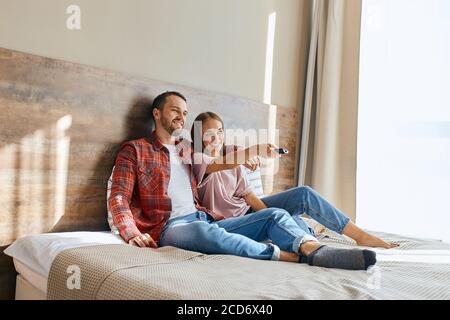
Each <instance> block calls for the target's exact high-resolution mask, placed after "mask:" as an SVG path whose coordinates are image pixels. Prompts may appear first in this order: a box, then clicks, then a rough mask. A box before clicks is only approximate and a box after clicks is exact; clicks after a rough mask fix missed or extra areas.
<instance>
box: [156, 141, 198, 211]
mask: <svg viewBox="0 0 450 320" xmlns="http://www.w3.org/2000/svg"><path fill="white" fill-rule="evenodd" d="M164 146H165V147H166V148H167V150H169V153H170V179H169V188H168V190H167V193H168V194H169V197H170V199H171V200H172V212H171V213H170V219H173V218H176V217H181V216H185V215H188V214H190V213H194V212H196V211H197V208H196V207H195V204H194V195H193V194H192V187H191V180H190V174H189V167H188V166H187V165H186V164H184V163H183V161H182V160H181V158H180V155H179V154H178V152H177V150H176V147H175V145H172V144H165V145H164Z"/></svg>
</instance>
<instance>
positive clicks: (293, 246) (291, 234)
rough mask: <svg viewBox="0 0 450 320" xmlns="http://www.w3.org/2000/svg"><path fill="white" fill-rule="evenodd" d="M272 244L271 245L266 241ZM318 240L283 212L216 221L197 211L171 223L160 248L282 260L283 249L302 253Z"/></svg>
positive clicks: (259, 213)
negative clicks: (303, 246) (302, 247)
mask: <svg viewBox="0 0 450 320" xmlns="http://www.w3.org/2000/svg"><path fill="white" fill-rule="evenodd" d="M266 240H271V243H263V242H262V241H266ZM308 240H315V238H314V237H313V236H312V235H311V234H310V233H309V232H305V230H303V229H302V228H300V227H299V225H298V224H297V222H296V221H295V220H294V219H293V218H292V216H291V214H290V213H289V212H287V211H286V210H283V209H278V208H267V209H263V210H260V211H259V212H258V213H255V214H249V215H244V216H240V217H236V218H228V219H224V220H220V221H214V220H213V219H212V218H211V217H210V216H209V215H207V214H206V213H204V212H202V211H197V212H194V213H191V214H189V215H186V216H182V217H177V218H173V219H170V220H169V221H168V222H167V224H166V225H165V227H164V229H163V230H162V232H161V237H160V241H159V244H160V246H174V247H178V248H181V249H185V250H190V251H197V252H202V253H206V254H229V255H236V256H241V257H248V258H254V259H261V260H279V257H280V249H281V250H283V251H287V252H295V253H298V251H299V247H300V245H301V244H302V243H303V242H304V241H308Z"/></svg>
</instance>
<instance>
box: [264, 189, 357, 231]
mask: <svg viewBox="0 0 450 320" xmlns="http://www.w3.org/2000/svg"><path fill="white" fill-rule="evenodd" d="M261 200H262V201H263V202H264V203H265V204H266V206H267V207H276V208H282V209H284V210H286V211H288V212H289V213H290V214H291V215H292V217H293V218H294V220H295V221H296V222H297V224H298V225H299V226H300V227H301V228H302V229H303V230H305V231H309V232H310V233H311V234H313V235H314V232H313V231H312V230H311V229H310V228H309V227H308V225H307V224H306V223H305V221H304V220H303V219H302V218H301V217H300V215H301V214H303V213H306V214H308V215H309V216H310V217H311V218H312V219H314V220H316V221H317V222H319V223H320V224H322V225H323V226H325V227H327V228H328V229H330V230H332V231H335V232H337V233H339V234H342V231H343V230H344V228H345V226H346V225H347V224H348V223H349V222H350V218H349V217H347V216H346V215H345V214H343V213H342V212H341V211H339V210H338V209H337V208H335V207H334V206H333V205H331V204H330V203H329V202H328V201H327V200H325V199H324V198H323V197H322V196H321V195H320V194H319V193H318V192H317V191H315V190H314V189H312V188H310V187H308V186H303V187H297V188H292V189H289V190H286V191H283V192H280V193H277V194H274V195H271V196H268V197H264V198H261Z"/></svg>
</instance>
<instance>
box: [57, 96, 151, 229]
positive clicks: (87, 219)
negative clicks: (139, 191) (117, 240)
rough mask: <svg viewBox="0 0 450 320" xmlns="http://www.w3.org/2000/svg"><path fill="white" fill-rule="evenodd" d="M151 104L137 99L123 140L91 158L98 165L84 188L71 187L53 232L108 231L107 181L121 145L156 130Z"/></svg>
mask: <svg viewBox="0 0 450 320" xmlns="http://www.w3.org/2000/svg"><path fill="white" fill-rule="evenodd" d="M151 103H152V99H151V98H148V97H137V98H135V99H134V101H133V103H132V104H131V107H130V109H129V110H128V113H127V115H126V117H125V120H124V124H123V127H124V134H123V139H122V140H121V141H118V142H110V143H107V144H105V145H103V149H102V152H97V153H94V154H93V155H92V156H93V157H95V160H96V164H95V166H94V168H93V169H92V173H91V176H90V177H89V178H87V177H84V178H85V179H84V183H83V185H82V186H81V188H79V189H78V188H77V187H74V188H69V190H68V191H69V192H68V199H67V201H66V209H65V213H64V215H62V216H61V218H60V219H59V221H58V222H57V223H56V224H55V225H54V227H53V228H52V229H51V231H50V232H65V231H73V230H85V231H106V230H109V226H108V223H107V208H106V189H107V181H108V178H109V176H110V174H111V170H112V167H113V166H114V162H115V158H116V155H117V152H118V150H119V148H120V146H121V145H122V143H124V142H126V141H129V140H134V139H138V138H142V137H146V136H149V135H150V134H151V132H152V130H153V127H154V123H153V119H152V117H151V113H150V106H151ZM71 156H73V157H76V154H73V153H72V152H71ZM92 160H94V159H92ZM74 176H75V172H73V171H72V170H69V177H68V180H71V178H72V177H74ZM75 180H76V179H75ZM81 180H83V179H81Z"/></svg>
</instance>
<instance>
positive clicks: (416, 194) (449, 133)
mask: <svg viewBox="0 0 450 320" xmlns="http://www.w3.org/2000/svg"><path fill="white" fill-rule="evenodd" d="M357 223H358V224H359V225H361V226H362V227H365V228H369V229H372V230H379V231H386V232H393V233H400V234H404V235H410V236H415V237H421V238H433V239H442V240H445V241H450V1H449V0H363V14H362V30H361V67H360V97H359V124H358V170H357Z"/></svg>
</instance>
